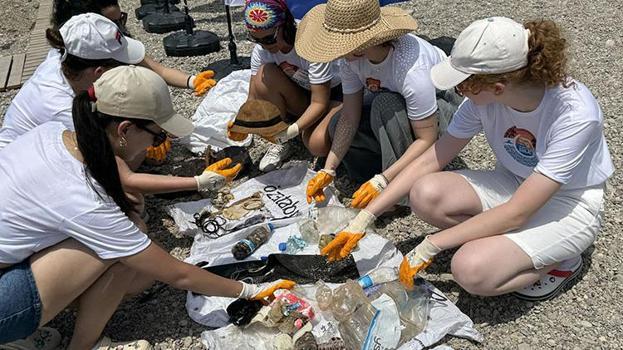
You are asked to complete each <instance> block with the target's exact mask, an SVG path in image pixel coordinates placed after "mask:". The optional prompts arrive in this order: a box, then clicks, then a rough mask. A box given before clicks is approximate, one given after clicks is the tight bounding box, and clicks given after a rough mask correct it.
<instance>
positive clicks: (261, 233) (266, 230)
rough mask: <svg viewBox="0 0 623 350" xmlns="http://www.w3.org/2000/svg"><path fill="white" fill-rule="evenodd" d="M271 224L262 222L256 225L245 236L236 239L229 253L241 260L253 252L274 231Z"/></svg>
mask: <svg viewBox="0 0 623 350" xmlns="http://www.w3.org/2000/svg"><path fill="white" fill-rule="evenodd" d="M274 229H275V228H274V227H273V225H272V224H264V225H262V226H259V227H256V228H254V229H253V231H251V233H249V235H247V238H245V239H243V240H240V241H238V243H236V245H234V246H233V247H232V248H231V253H232V254H233V255H234V258H236V259H237V260H243V259H246V258H247V257H249V255H251V254H253V252H254V251H256V250H257V248H259V247H260V246H261V245H262V244H264V243H266V242H267V241H268V238H270V235H271V233H272V232H273V231H274Z"/></svg>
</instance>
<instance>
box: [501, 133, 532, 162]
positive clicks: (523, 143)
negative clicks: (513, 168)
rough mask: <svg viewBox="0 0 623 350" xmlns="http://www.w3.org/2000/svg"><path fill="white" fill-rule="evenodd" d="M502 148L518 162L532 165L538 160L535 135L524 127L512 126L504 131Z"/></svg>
mask: <svg viewBox="0 0 623 350" xmlns="http://www.w3.org/2000/svg"><path fill="white" fill-rule="evenodd" d="M504 149H505V150H506V152H508V154H510V156H511V157H513V159H515V160H516V161H518V162H519V163H521V164H523V165H525V166H529V167H534V166H536V165H537V163H538V162H539V158H538V157H537V155H536V137H534V135H533V134H532V133H531V132H530V131H529V130H526V129H521V128H518V127H516V126H513V127H511V128H509V129H508V130H506V132H505V133H504Z"/></svg>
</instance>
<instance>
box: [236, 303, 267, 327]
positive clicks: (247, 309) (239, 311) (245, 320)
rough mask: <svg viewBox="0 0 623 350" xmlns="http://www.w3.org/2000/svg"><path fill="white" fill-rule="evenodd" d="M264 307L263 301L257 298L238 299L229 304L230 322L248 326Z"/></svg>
mask: <svg viewBox="0 0 623 350" xmlns="http://www.w3.org/2000/svg"><path fill="white" fill-rule="evenodd" d="M261 308H262V302H261V301H257V300H245V299H236V300H235V301H234V302H233V303H231V304H229V306H227V315H228V316H229V322H231V323H233V324H235V325H236V326H246V325H248V324H249V322H251V320H252V319H253V317H255V315H257V313H258V312H259V311H260V309H261Z"/></svg>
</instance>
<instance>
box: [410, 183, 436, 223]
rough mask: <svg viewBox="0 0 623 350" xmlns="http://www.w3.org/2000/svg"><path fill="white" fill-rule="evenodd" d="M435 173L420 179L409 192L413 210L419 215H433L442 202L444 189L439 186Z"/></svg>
mask: <svg viewBox="0 0 623 350" xmlns="http://www.w3.org/2000/svg"><path fill="white" fill-rule="evenodd" d="M433 176H434V175H433V174H431V175H426V176H424V177H423V178H421V179H420V180H418V181H417V182H416V183H415V184H414V185H413V187H411V191H410V192H409V202H410V204H411V210H412V211H413V212H414V213H416V214H417V215H423V216H425V217H428V216H431V215H432V214H433V211H434V209H435V208H438V207H439V204H440V203H441V200H442V196H443V190H442V189H441V188H439V186H437V183H436V181H435V180H434V179H433Z"/></svg>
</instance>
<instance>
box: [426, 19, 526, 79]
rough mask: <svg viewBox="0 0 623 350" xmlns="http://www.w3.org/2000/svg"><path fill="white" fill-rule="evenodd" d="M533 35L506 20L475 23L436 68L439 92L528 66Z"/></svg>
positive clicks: (462, 33)
mask: <svg viewBox="0 0 623 350" xmlns="http://www.w3.org/2000/svg"><path fill="white" fill-rule="evenodd" d="M529 37H530V31H529V30H528V29H526V28H524V26H523V25H522V24H520V23H517V22H515V21H513V20H512V19H510V18H506V17H489V18H485V19H481V20H478V21H475V22H473V23H472V24H470V25H469V26H468V27H467V28H465V29H464V30H463V31H462V32H461V34H459V37H458V38H457V39H456V42H455V43H454V46H453V47H452V53H451V54H450V57H448V59H446V60H445V61H443V62H441V63H439V64H437V65H435V66H434V67H433V68H432V70H431V79H432V81H433V84H434V85H435V87H436V88H438V89H440V90H447V89H450V88H452V87H454V86H456V85H458V84H460V83H461V82H462V81H464V80H465V79H467V78H469V77H470V76H471V75H472V74H500V73H508V72H512V71H515V70H518V69H521V68H524V67H526V66H527V65H528V50H529V48H528V38H529Z"/></svg>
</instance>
